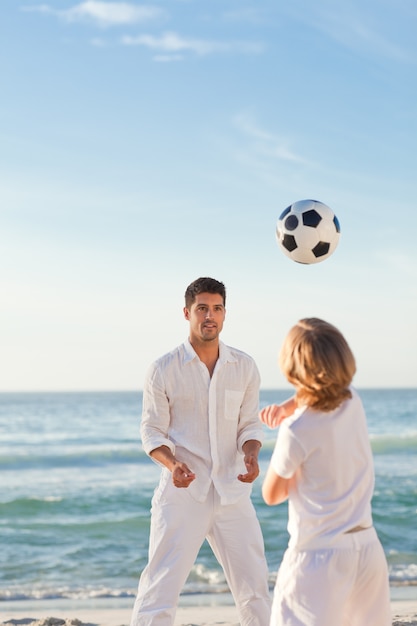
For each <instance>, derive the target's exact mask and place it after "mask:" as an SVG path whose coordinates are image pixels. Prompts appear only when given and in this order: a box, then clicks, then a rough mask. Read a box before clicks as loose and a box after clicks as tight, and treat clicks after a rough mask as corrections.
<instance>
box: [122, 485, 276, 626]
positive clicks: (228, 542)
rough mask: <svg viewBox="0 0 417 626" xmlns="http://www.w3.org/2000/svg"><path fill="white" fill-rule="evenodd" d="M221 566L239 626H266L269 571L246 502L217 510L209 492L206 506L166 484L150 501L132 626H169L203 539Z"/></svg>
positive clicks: (217, 501) (214, 497) (214, 495)
mask: <svg viewBox="0 0 417 626" xmlns="http://www.w3.org/2000/svg"><path fill="white" fill-rule="evenodd" d="M205 538H206V539H207V541H208V542H209V544H210V546H211V548H212V550H213V552H214V554H215V556H216V558H217V560H218V561H219V563H220V564H221V566H222V568H223V571H224V574H225V577H226V580H227V582H228V585H229V587H230V590H231V592H232V595H233V598H234V600H235V603H236V608H237V611H238V615H239V619H240V623H241V625H242V626H267V624H268V623H269V618H270V614H271V600H270V595H269V590H268V567H267V563H266V559H265V553H264V543H263V537H262V532H261V528H260V525H259V521H258V519H257V517H256V513H255V509H254V507H253V505H252V502H251V500H250V498H249V497H246V496H245V497H243V498H241V499H240V500H239V501H238V502H237V503H235V504H233V505H221V504H220V498H219V496H218V494H217V492H216V491H215V489H214V488H213V487H212V488H211V490H210V492H209V495H208V496H207V499H206V501H205V502H197V501H196V500H194V499H193V498H192V497H191V495H190V494H189V493H188V491H187V489H178V488H177V487H175V486H174V485H173V484H172V482H171V481H169V482H168V483H167V484H165V485H163V486H162V487H159V488H158V489H157V490H156V492H155V495H154V497H153V499H152V509H151V530H150V539H149V560H148V564H147V565H146V567H145V569H144V570H143V572H142V575H141V577H140V580H139V587H138V593H137V596H136V600H135V605H134V608H133V613H132V619H131V626H151V625H152V626H172V625H173V624H174V620H175V613H176V608H177V603H178V598H179V594H180V592H181V589H182V588H183V586H184V583H185V582H186V580H187V577H188V574H189V572H190V570H191V568H192V566H193V564H194V562H195V560H196V558H197V555H198V552H199V550H200V547H201V545H202V543H203V542H204V539H205Z"/></svg>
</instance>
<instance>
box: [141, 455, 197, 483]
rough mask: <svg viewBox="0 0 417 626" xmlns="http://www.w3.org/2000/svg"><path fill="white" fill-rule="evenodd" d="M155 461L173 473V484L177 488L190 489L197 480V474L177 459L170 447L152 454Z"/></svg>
mask: <svg viewBox="0 0 417 626" xmlns="http://www.w3.org/2000/svg"><path fill="white" fill-rule="evenodd" d="M150 454H151V457H152V458H153V459H154V461H157V462H158V463H161V464H162V465H165V467H166V468H167V469H169V471H170V472H171V476H172V482H173V483H174V485H175V486H176V487H179V488H180V487H188V485H189V484H190V483H192V482H193V480H194V479H195V474H194V472H192V471H191V470H190V468H189V467H188V466H187V464H186V463H182V462H181V461H178V459H176V458H175V456H174V455H173V453H172V452H171V450H170V449H169V448H168V446H160V447H159V448H155V450H152V452H151V453H150Z"/></svg>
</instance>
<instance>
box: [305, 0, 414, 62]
mask: <svg viewBox="0 0 417 626" xmlns="http://www.w3.org/2000/svg"><path fill="white" fill-rule="evenodd" d="M337 8H338V10H337V12H336V11H334V10H329V11H325V12H323V13H322V15H321V16H320V19H319V22H318V23H317V24H316V26H317V27H318V28H320V30H322V31H324V32H326V34H327V35H328V36H329V37H331V38H332V39H334V40H336V41H338V42H339V43H340V44H342V45H344V46H345V47H347V48H350V49H353V50H357V51H358V50H359V51H362V52H370V53H372V54H376V55H377V56H381V57H383V58H388V59H392V60H394V61H409V60H411V59H410V58H409V55H408V53H407V52H406V50H405V49H404V48H402V47H401V46H400V45H397V44H396V43H393V42H392V41H390V40H389V39H388V38H387V37H386V36H384V35H383V34H382V33H381V32H378V31H379V30H380V28H379V27H378V24H375V23H372V21H373V20H372V21H371V19H370V18H367V17H366V16H365V15H359V14H355V13H354V12H353V11H347V10H346V8H345V10H342V8H343V5H338V7H337Z"/></svg>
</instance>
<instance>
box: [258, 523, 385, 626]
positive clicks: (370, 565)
mask: <svg viewBox="0 0 417 626" xmlns="http://www.w3.org/2000/svg"><path fill="white" fill-rule="evenodd" d="M270 626H391V608H390V595H389V582H388V568H387V563H386V560H385V554H384V551H383V549H382V546H381V544H380V542H379V540H378V537H377V534H376V532H375V529H374V528H369V529H367V530H362V531H359V532H356V533H347V534H344V535H342V536H341V537H340V540H338V541H337V544H336V546H332V548H330V549H317V550H297V549H295V548H288V549H287V551H286V552H285V554H284V558H283V560H282V563H281V566H280V568H279V571H278V576H277V581H276V586H275V592H274V598H273V604H272V614H271V622H270Z"/></svg>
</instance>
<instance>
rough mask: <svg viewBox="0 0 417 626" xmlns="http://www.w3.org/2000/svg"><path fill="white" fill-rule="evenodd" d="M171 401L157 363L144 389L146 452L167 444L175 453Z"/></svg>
mask: <svg viewBox="0 0 417 626" xmlns="http://www.w3.org/2000/svg"><path fill="white" fill-rule="evenodd" d="M169 424H170V414H169V403H168V398H167V396H166V392H165V386H164V383H163V380H162V373H161V370H160V368H159V367H158V364H157V363H154V364H153V365H151V367H150V368H149V370H148V372H147V375H146V378H145V383H144V389H143V407H142V422H141V429H140V430H141V438H142V446H143V449H144V450H145V452H146V454H148V455H149V454H150V453H151V452H152V450H155V449H156V448H159V447H160V446H167V447H168V448H169V449H170V450H171V452H172V453H173V454H175V445H174V443H173V442H172V441H171V440H170V439H169V436H168V429H169Z"/></svg>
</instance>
